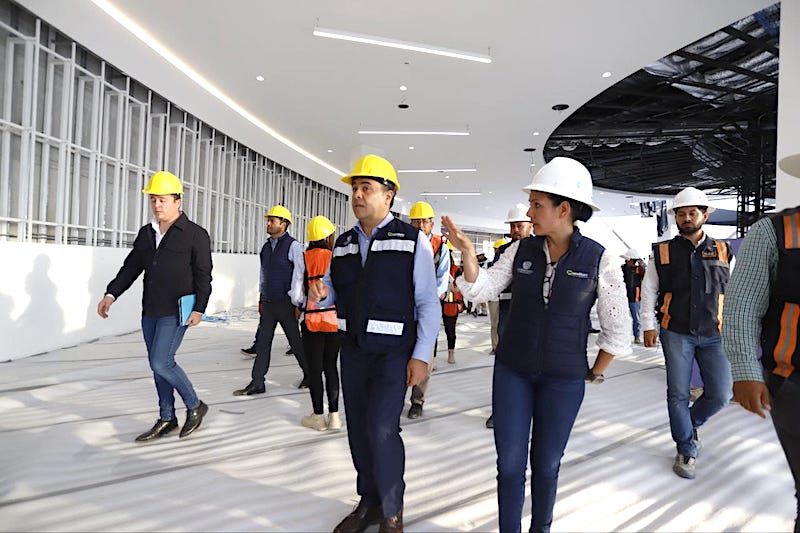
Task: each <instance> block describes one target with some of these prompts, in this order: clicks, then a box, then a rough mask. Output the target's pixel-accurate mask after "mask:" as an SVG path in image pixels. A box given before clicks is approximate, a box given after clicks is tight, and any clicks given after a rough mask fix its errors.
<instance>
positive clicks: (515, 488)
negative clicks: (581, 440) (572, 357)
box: [492, 360, 585, 533]
mask: <svg viewBox="0 0 800 533" xmlns="http://www.w3.org/2000/svg"><path fill="white" fill-rule="evenodd" d="M584 387H585V383H584V380H583V378H578V379H575V378H557V377H552V376H546V375H542V374H531V375H526V374H521V373H519V372H517V371H515V370H512V369H511V368H510V367H508V366H506V365H505V364H504V363H502V362H501V361H499V360H495V363H494V383H493V386H492V412H493V414H494V445H495V449H496V450H497V504H498V508H499V522H500V531H502V532H503V533H506V532H508V531H520V521H521V519H522V504H523V503H524V501H525V474H526V470H527V465H528V454H529V451H528V450H529V447H528V445H529V444H531V446H530V464H531V514H532V516H531V526H530V531H550V524H551V523H552V522H553V506H554V505H555V502H556V488H557V486H558V471H559V468H560V466H561V457H562V456H563V455H564V448H566V446H567V440H568V439H569V434H570V432H571V431H572V426H573V424H574V423H575V418H576V417H577V416H578V410H579V409H580V407H581V403H582V402H583V394H584Z"/></svg>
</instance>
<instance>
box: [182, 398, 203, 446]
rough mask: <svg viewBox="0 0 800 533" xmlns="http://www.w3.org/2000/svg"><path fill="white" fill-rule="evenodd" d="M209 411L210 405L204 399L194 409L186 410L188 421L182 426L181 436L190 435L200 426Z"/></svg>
mask: <svg viewBox="0 0 800 533" xmlns="http://www.w3.org/2000/svg"><path fill="white" fill-rule="evenodd" d="M207 412H208V406H207V405H206V404H204V403H203V402H202V401H201V402H200V405H198V406H197V407H195V408H194V409H189V410H188V411H186V423H185V424H184V425H183V428H181V438H184V437H188V436H189V435H191V434H192V433H194V430H195V429H197V428H199V427H200V422H202V421H203V417H204V416H206V413H207Z"/></svg>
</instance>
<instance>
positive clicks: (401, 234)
mask: <svg viewBox="0 0 800 533" xmlns="http://www.w3.org/2000/svg"><path fill="white" fill-rule="evenodd" d="M386 236H387V237H405V236H406V234H405V233H393V232H391V231H387V232H386Z"/></svg>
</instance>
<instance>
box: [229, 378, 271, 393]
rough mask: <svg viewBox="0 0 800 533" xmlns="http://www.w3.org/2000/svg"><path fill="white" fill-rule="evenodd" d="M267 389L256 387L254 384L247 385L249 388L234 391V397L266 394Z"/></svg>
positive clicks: (262, 386)
mask: <svg viewBox="0 0 800 533" xmlns="http://www.w3.org/2000/svg"><path fill="white" fill-rule="evenodd" d="M265 392H267V388H266V387H265V386H264V385H261V386H260V387H256V386H255V385H253V382H252V381H251V382H250V383H248V384H247V387H245V388H243V389H239V390H235V391H233V395H234V396H252V395H253V394H264V393H265Z"/></svg>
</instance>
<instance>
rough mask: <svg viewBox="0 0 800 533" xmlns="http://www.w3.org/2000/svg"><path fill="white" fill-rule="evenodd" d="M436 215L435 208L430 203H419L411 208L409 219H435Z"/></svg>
mask: <svg viewBox="0 0 800 533" xmlns="http://www.w3.org/2000/svg"><path fill="white" fill-rule="evenodd" d="M435 216H436V215H435V214H434V213H433V206H432V205H431V204H429V203H428V202H417V203H415V204H414V205H412V206H411V212H410V213H409V215H408V218H410V219H411V220H417V219H420V218H433V217H435Z"/></svg>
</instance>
